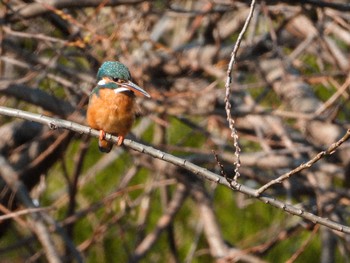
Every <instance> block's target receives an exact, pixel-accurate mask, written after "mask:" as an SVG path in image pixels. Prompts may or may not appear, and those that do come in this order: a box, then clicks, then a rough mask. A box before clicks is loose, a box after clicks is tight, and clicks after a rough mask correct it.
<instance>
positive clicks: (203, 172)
mask: <svg viewBox="0 0 350 263" xmlns="http://www.w3.org/2000/svg"><path fill="white" fill-rule="evenodd" d="M0 114H1V115H7V116H12V117H16V118H22V119H26V120H31V121H36V122H39V123H42V124H46V125H49V127H50V128H52V129H58V128H64V129H68V130H71V131H75V132H78V133H80V134H87V135H90V136H94V137H96V138H97V137H99V132H98V131H97V130H93V129H91V128H89V127H87V126H84V125H81V124H77V123H74V122H70V121H66V120H62V119H55V118H50V117H47V116H44V115H39V114H35V113H29V112H26V111H22V110H17V109H11V108H7V107H2V106H0ZM106 139H107V140H109V141H112V142H114V143H116V142H117V140H118V138H117V137H116V136H112V135H110V134H107V135H106ZM124 144H125V146H127V147H129V148H130V149H133V150H135V151H138V152H141V153H145V154H148V155H150V156H152V157H154V158H158V159H161V160H163V161H166V162H169V163H172V164H174V165H177V166H179V167H182V168H184V169H186V170H188V171H190V172H192V173H194V174H195V175H199V176H202V177H203V178H205V179H207V180H209V181H214V182H216V183H218V184H222V185H225V186H227V187H229V188H232V187H233V188H234V190H237V191H239V192H241V193H244V194H246V195H248V196H253V197H256V198H257V199H259V200H260V201H262V202H264V203H266V204H269V205H272V206H274V207H276V208H278V209H281V210H283V211H285V212H288V213H290V214H293V215H296V216H299V217H302V218H305V219H307V220H310V221H312V222H314V223H318V224H321V225H324V226H326V227H329V228H331V229H334V230H337V231H340V232H344V233H349V234H350V227H348V226H345V225H342V224H339V223H336V222H334V221H332V220H329V219H328V218H323V217H319V216H316V215H314V214H312V213H309V212H306V211H304V210H302V209H300V208H297V207H295V206H293V205H289V204H286V203H284V202H281V201H279V200H276V199H275V198H272V197H269V196H267V195H259V194H258V193H257V191H256V190H255V189H252V188H250V187H247V186H245V185H241V184H239V183H237V182H236V183H235V184H230V183H229V182H227V180H226V179H225V178H224V177H222V176H221V175H218V174H215V173H213V172H211V171H209V170H207V169H205V168H203V167H200V166H198V165H195V164H193V163H191V162H189V161H187V160H186V159H182V158H179V157H176V156H174V155H171V154H168V153H165V152H162V151H160V150H157V149H155V148H153V147H150V146H146V145H143V144H141V143H137V142H135V141H131V140H128V139H125V140H124Z"/></svg>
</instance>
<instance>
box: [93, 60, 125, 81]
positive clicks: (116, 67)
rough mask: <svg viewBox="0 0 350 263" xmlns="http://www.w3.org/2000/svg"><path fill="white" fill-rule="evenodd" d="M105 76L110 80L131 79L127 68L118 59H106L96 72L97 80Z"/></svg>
mask: <svg viewBox="0 0 350 263" xmlns="http://www.w3.org/2000/svg"><path fill="white" fill-rule="evenodd" d="M104 77H107V78H110V79H111V80H115V81H117V80H119V79H122V80H131V76H130V72H129V69H128V68H127V67H126V66H125V65H124V64H122V63H120V62H118V61H106V62H104V63H103V64H102V66H101V67H100V68H99V70H98V72H97V80H98V81H100V80H101V79H102V78H104Z"/></svg>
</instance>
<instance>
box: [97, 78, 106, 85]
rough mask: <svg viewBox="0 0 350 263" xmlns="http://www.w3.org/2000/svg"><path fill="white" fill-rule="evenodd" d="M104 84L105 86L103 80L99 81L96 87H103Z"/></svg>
mask: <svg viewBox="0 0 350 263" xmlns="http://www.w3.org/2000/svg"><path fill="white" fill-rule="evenodd" d="M106 84H107V82H106V81H105V80H104V79H101V80H100V81H99V82H97V85H99V86H104V85H106Z"/></svg>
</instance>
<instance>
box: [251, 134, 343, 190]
mask: <svg viewBox="0 0 350 263" xmlns="http://www.w3.org/2000/svg"><path fill="white" fill-rule="evenodd" d="M349 138H350V129H348V130H347V131H346V133H345V135H344V136H343V137H342V138H341V139H340V140H339V141H337V142H335V143H333V144H332V145H331V146H329V148H328V149H327V150H325V151H322V152H319V153H318V154H317V155H316V156H315V157H314V158H312V159H311V160H309V161H308V162H306V163H303V164H301V165H299V166H298V167H297V168H295V169H293V170H292V171H289V172H288V173H285V174H283V175H281V176H280V177H278V178H276V179H274V180H272V181H270V182H268V183H267V184H264V185H263V186H262V187H260V188H259V189H258V190H257V191H256V192H257V194H258V195H260V194H262V193H263V192H265V191H266V190H267V189H268V188H270V187H271V186H273V185H275V184H280V183H282V182H283V181H284V180H286V179H288V178H289V177H291V176H292V175H294V174H297V173H299V172H301V171H302V170H304V169H306V168H310V167H311V166H312V165H314V164H315V163H316V162H317V161H319V160H320V159H322V158H323V157H324V156H327V155H331V154H333V153H334V152H335V150H336V149H337V148H339V146H340V145H342V144H343V143H344V142H345V141H347V140H348V139H349Z"/></svg>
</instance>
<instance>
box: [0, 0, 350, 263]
mask: <svg viewBox="0 0 350 263" xmlns="http://www.w3.org/2000/svg"><path fill="white" fill-rule="evenodd" d="M249 11H250V6H249V3H248V2H247V1H226V0H220V1H216V0H214V1H208V0H200V1H193V0H175V1H133V0H129V1H128V0H125V1H95V0H91V1H85V0H83V1H55V0H52V1H22V0H11V1H8V0H2V1H1V5H0V39H1V41H0V75H1V79H0V93H1V96H0V105H1V106H6V107H10V108H15V109H18V110H23V111H26V112H31V113H35V114H39V116H40V115H41V116H43V117H44V116H48V117H52V118H55V119H57V118H59V119H64V120H67V121H69V122H74V123H79V124H82V125H85V110H86V103H87V100H88V95H89V93H90V90H91V89H92V88H93V87H94V85H95V84H96V80H95V75H96V71H97V69H98V67H99V66H100V65H101V63H102V62H103V61H106V60H118V61H121V62H122V63H124V64H125V65H127V66H128V67H129V68H130V70H131V74H132V76H133V79H134V81H135V82H136V83H138V84H139V85H140V86H142V87H144V88H145V89H146V90H147V92H149V93H150V94H151V95H152V100H142V99H139V100H138V105H139V116H140V117H141V118H138V119H137V121H136V124H135V125H134V128H133V130H132V134H130V135H129V138H131V139H133V140H134V139H135V140H136V141H140V142H141V145H144V144H145V145H151V146H152V147H154V148H155V149H159V150H160V151H161V152H167V153H169V154H170V155H172V156H178V158H179V159H181V160H188V162H189V163H193V164H194V165H196V166H197V167H202V168H205V169H206V170H208V172H210V173H211V174H213V175H219V174H220V170H221V169H223V171H222V172H223V173H224V174H226V176H227V179H228V181H230V180H232V179H233V177H234V175H235V166H234V165H233V164H234V163H235V162H237V156H235V154H234V153H235V147H233V146H232V141H231V140H232V138H231V130H230V128H229V127H228V125H227V121H226V111H225V77H226V75H227V74H226V72H227V67H228V64H229V59H230V54H231V52H232V47H233V46H234V44H235V43H236V41H237V38H238V35H239V32H240V31H241V29H242V28H243V25H244V23H245V21H246V19H247V17H248V14H249ZM349 24H350V13H349V3H348V2H347V1H345V0H338V1H336V2H334V1H333V2H331V1H317V0H312V1H311V0H310V1H258V2H257V5H256V8H255V11H254V15H253V16H252V19H251V21H250V24H249V27H248V28H247V31H246V33H245V35H244V38H243V39H242V42H241V45H240V49H239V50H238V53H237V63H236V64H235V65H233V68H232V77H233V80H234V83H233V85H232V87H231V88H232V89H231V94H230V95H231V96H230V97H229V98H228V102H229V103H230V104H231V105H232V108H231V109H232V111H231V114H232V118H233V119H234V121H235V124H234V128H235V129H236V131H237V133H238V135H239V138H240V141H239V143H240V148H241V150H242V151H241V154H240V163H241V166H240V169H239V173H240V177H239V179H238V180H237V183H238V185H241V186H243V188H244V187H246V188H248V189H259V187H261V186H263V185H265V184H268V183H269V182H273V180H275V179H277V178H279V176H281V175H284V174H287V173H288V172H290V171H292V170H293V169H294V168H296V167H298V166H300V165H302V164H303V163H306V162H307V161H309V160H310V159H312V158H313V157H314V156H316V155H317V154H318V153H319V152H322V151H324V150H326V149H327V148H328V147H329V146H330V145H332V144H333V143H334V142H336V141H338V140H339V139H340V138H341V137H342V136H344V134H346V131H347V130H348V129H349V128H350V126H349V124H348V120H349V119H350V111H349V106H350V105H349V78H350V76H349V72H350V70H349V69H350V63H349V56H350V55H349V51H350V50H349V46H350V27H349ZM0 125H1V127H0V157H1V158H2V160H5V161H6V164H7V165H8V167H10V168H11V169H12V171H13V172H14V173H15V174H16V176H17V178H18V180H19V181H20V182H21V183H22V184H23V186H24V187H25V189H26V191H27V192H28V195H29V194H30V198H31V199H32V200H33V202H34V204H36V205H37V206H38V207H39V208H40V207H55V209H53V210H48V211H42V212H40V214H43V213H45V214H46V215H47V216H48V217H49V218H51V220H53V221H50V222H51V223H49V219H48V218H47V220H46V221H45V223H44V224H45V226H46V228H47V229H46V231H47V233H48V235H49V238H50V239H51V241H52V243H53V244H55V246H54V248H55V250H56V252H57V254H58V255H59V256H58V257H57V258H58V259H60V260H63V261H65V262H69V261H73V260H74V258H75V259H76V258H77V257H76V254H74V253H76V252H75V251H73V250H72V247H75V248H76V249H77V250H78V251H79V254H80V255H81V257H82V259H83V260H84V261H85V260H86V261H90V262H95V261H98V262H111V261H113V259H115V257H116V255H118V258H119V260H120V261H121V262H127V261H132V260H133V259H136V257H135V255H136V253H135V252H136V250H137V248H140V247H143V246H142V244H145V243H143V242H145V240H148V237H150V236H152V233H153V234H154V233H157V234H156V235H154V236H153V237H154V240H152V242H151V243H152V246H151V245H149V246H147V248H146V249H143V250H142V251H143V253H142V258H140V259H142V260H143V261H145V262H162V261H172V262H182V261H185V260H186V262H192V261H193V262H212V261H213V260H223V261H224V260H230V261H239V260H241V261H244V262H264V261H267V262H268V261H274V262H284V261H287V260H289V261H290V262H292V261H300V262H315V261H317V262H318V261H320V262H348V261H349V260H350V259H349V256H348V255H349V254H350V246H349V244H350V240H349V239H350V237H349V235H348V234H345V233H342V232H339V231H333V230H331V229H329V228H326V227H317V228H315V225H314V224H313V223H310V222H309V221H308V220H304V219H303V218H301V217H292V216H290V215H289V214H288V213H285V212H284V211H282V210H280V209H275V208H274V207H273V206H267V205H264V204H263V203H262V202H256V201H255V200H256V199H254V198H249V197H248V196H247V195H246V194H243V193H240V192H237V191H232V190H231V189H228V188H227V187H222V186H221V185H220V184H219V185H218V184H215V183H213V182H210V181H207V180H202V179H201V177H195V176H186V175H188V171H187V170H186V169H182V168H179V167H175V166H173V165H171V164H169V163H166V162H163V161H159V160H157V159H155V158H152V157H151V156H149V155H146V154H140V153H138V152H136V151H125V148H117V147H115V149H114V150H113V151H112V152H111V153H110V154H108V155H103V154H100V153H99V152H98V150H97V142H96V139H94V138H92V139H90V138H89V137H88V136H86V135H83V134H79V133H75V132H71V131H66V130H62V129H57V130H55V129H50V127H48V126H47V125H42V124H39V123H36V122H31V121H28V120H18V119H15V118H9V117H6V116H0ZM51 128H55V127H51ZM91 134H94V133H93V132H92V133H91ZM127 143H130V144H131V143H132V141H130V140H126V144H127ZM349 146H350V144H349V142H345V143H343V144H342V145H341V147H339V148H337V151H336V152H335V153H333V154H332V155H327V156H322V158H321V159H319V160H318V161H317V163H315V164H313V165H312V166H311V167H310V168H307V169H304V170H302V171H300V172H299V173H297V174H295V175H294V176H292V177H291V178H289V179H287V180H284V181H283V182H282V183H281V184H274V185H273V186H272V185H271V187H269V188H268V189H266V192H264V194H266V195H267V196H270V197H272V199H273V198H275V199H276V202H277V200H278V201H279V202H280V203H278V204H277V203H276V206H277V207H280V208H283V207H284V205H285V204H290V205H291V207H292V208H295V210H294V211H295V212H296V213H297V212H298V211H305V213H308V212H309V213H311V214H313V215H317V216H318V217H320V218H323V219H325V218H328V219H329V220H332V222H336V223H337V224H339V225H342V226H349V213H350V211H349V207H350V206H349V200H350V193H349V190H348V188H349V186H350V153H349V149H350V147H349ZM212 150H215V152H216V153H217V157H218V160H219V161H220V163H221V164H222V166H223V168H220V166H218V165H217V161H216V160H215V157H214V155H213V154H212ZM160 157H161V156H160ZM3 173H4V172H3V170H1V171H0V175H1V178H3V177H4V176H6V175H4V174H3ZM222 179H223V182H226V183H227V184H228V181H226V179H225V178H222ZM220 180H221V179H220ZM0 187H1V190H0V198H1V205H2V206H1V207H2V209H1V211H2V213H4V214H10V213H11V212H16V211H21V210H22V209H27V206H26V205H25V203H23V202H22V201H18V200H19V199H16V198H15V194H14V192H13V191H12V190H13V189H12V190H11V187H10V186H9V185H8V184H7V183H6V182H5V181H4V180H3V179H1V181H0ZM182 187H183V188H182ZM179 189H180V190H179ZM182 191H184V192H186V194H184V195H182V194H181V193H183V192H182ZM253 193H255V192H254V191H253ZM253 195H254V194H253ZM179 196H181V198H179ZM262 198H263V197H262ZM174 200H178V201H176V202H177V203H176V204H177V205H178V207H176V209H175V210H171V208H172V207H173V205H174V202H175V201H174ZM179 200H181V202H180V201H179ZM287 207H288V206H287ZM169 211H171V216H169V215H168V212H169ZM38 213H39V212H38ZM163 218H166V220H167V221H166V222H165V224H163V225H162V224H161V222H162V220H163ZM30 221H32V219H31V216H24V215H21V216H20V217H16V220H14V219H7V220H4V221H2V222H1V224H0V242H1V243H0V244H1V249H0V255H1V258H2V259H4V260H8V261H30V260H31V261H35V260H43V258H45V257H46V258H47V256H46V255H48V253H47V252H48V249H49V248H48V247H44V246H43V243H42V242H40V241H42V239H41V240H40V239H39V236H38V235H37V234H36V232H35V231H33V232H32V231H30V230H28V229H27V227H26V225H27V223H29V222H30ZM20 222H21V223H20ZM159 225H162V228H161V231H160V232H157V231H159V228H158V227H159ZM52 226H55V229H57V227H61V228H62V230H63V232H55V231H53V230H51V229H50V227H52ZM64 236H65V238H67V239H66V240H68V241H69V242H72V246H71V247H70V245H69V244H66V242H65V241H64V240H65V238H63V237H64ZM151 243H148V244H151ZM140 245H141V246H140ZM144 248H145V247H144ZM45 253H46V254H45Z"/></svg>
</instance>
